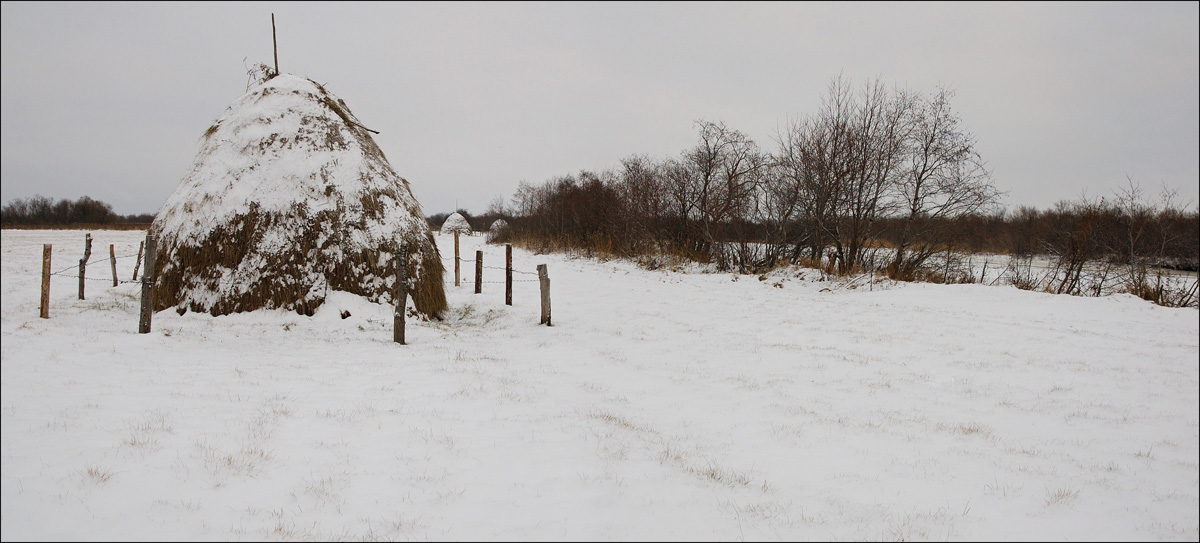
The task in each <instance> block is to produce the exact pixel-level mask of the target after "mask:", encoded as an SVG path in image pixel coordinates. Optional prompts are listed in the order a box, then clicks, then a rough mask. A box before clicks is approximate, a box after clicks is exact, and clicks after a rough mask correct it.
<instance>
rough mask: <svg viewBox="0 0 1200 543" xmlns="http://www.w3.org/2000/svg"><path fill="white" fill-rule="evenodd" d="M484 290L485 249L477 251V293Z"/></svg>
mask: <svg viewBox="0 0 1200 543" xmlns="http://www.w3.org/2000/svg"><path fill="white" fill-rule="evenodd" d="M480 292H483V251H475V294H479V293H480Z"/></svg>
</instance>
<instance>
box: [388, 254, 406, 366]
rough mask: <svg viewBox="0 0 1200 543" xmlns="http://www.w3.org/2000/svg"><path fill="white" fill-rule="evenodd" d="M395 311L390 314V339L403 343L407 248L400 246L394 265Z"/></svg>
mask: <svg viewBox="0 0 1200 543" xmlns="http://www.w3.org/2000/svg"><path fill="white" fill-rule="evenodd" d="M396 268H397V269H396V293H395V295H394V296H393V301H394V302H395V305H396V307H395V311H394V313H393V314H392V341H394V342H396V343H399V344H401V345H405V343H404V317H405V315H404V311H405V309H404V308H405V306H407V305H408V248H407V247H401V248H400V263H399V265H398V266H397V267H396Z"/></svg>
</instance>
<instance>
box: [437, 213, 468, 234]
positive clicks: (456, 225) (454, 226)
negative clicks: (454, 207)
mask: <svg viewBox="0 0 1200 543" xmlns="http://www.w3.org/2000/svg"><path fill="white" fill-rule="evenodd" d="M442 232H445V233H447V234H450V233H454V232H458V233H460V234H470V233H471V224H470V223H468V222H467V218H466V217H463V216H462V213H459V212H457V211H455V212H454V213H451V214H450V216H449V217H446V222H443V223H442Z"/></svg>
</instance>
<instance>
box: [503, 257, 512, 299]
mask: <svg viewBox="0 0 1200 543" xmlns="http://www.w3.org/2000/svg"><path fill="white" fill-rule="evenodd" d="M504 305H512V244H511V243H505V244H504Z"/></svg>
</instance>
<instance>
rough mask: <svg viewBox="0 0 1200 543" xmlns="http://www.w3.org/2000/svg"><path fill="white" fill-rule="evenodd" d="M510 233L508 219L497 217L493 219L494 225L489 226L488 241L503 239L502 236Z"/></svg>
mask: <svg viewBox="0 0 1200 543" xmlns="http://www.w3.org/2000/svg"><path fill="white" fill-rule="evenodd" d="M507 233H508V221H506V220H504V219H496V220H494V221H492V225H491V226H489V227H488V234H487V240H488V243H491V242H493V241H496V240H497V239H501V237H502V236H504V235H505V234H507Z"/></svg>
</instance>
